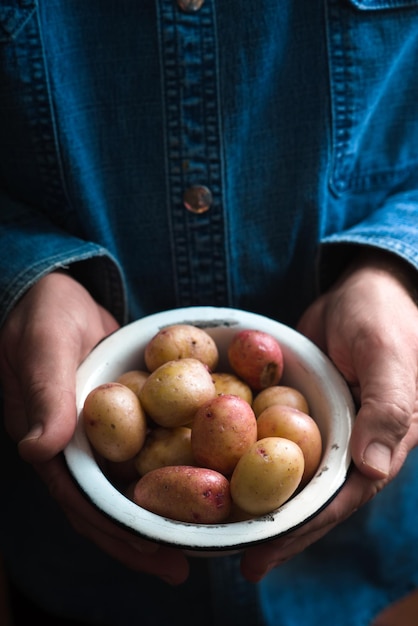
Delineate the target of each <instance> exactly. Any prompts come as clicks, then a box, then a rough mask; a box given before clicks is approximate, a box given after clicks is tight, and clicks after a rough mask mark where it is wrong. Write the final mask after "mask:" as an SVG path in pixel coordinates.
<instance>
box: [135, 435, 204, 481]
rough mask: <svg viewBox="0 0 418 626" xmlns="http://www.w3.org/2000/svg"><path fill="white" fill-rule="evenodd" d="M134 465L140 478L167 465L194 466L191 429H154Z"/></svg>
mask: <svg viewBox="0 0 418 626" xmlns="http://www.w3.org/2000/svg"><path fill="white" fill-rule="evenodd" d="M134 463H135V467H136V471H137V472H138V474H139V475H140V476H143V475H144V474H146V473H147V472H150V471H151V470H154V469H157V468H158V467H165V466H166V465H194V457H193V453H192V445H191V429H190V428H188V427H187V426H177V428H163V427H162V426H159V427H157V428H154V429H152V430H151V431H150V432H149V433H148V435H147V438H146V440H145V443H144V445H143V446H142V448H141V450H140V451H139V452H138V454H137V456H136V457H135V461H134Z"/></svg>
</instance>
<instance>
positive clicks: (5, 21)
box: [0, 0, 36, 43]
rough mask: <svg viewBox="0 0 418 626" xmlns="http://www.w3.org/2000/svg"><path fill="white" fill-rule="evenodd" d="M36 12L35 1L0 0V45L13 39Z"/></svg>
mask: <svg viewBox="0 0 418 626" xmlns="http://www.w3.org/2000/svg"><path fill="white" fill-rule="evenodd" d="M35 10H36V0H0V43H5V42H8V41H12V40H13V39H15V38H16V37H17V36H18V35H19V33H20V31H21V30H22V29H23V28H24V27H25V25H26V23H27V22H28V20H29V19H30V18H31V17H32V14H33V13H34V11H35Z"/></svg>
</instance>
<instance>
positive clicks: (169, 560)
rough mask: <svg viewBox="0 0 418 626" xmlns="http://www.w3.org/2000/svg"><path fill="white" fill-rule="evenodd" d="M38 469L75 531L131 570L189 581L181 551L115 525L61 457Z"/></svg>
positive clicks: (173, 582) (172, 580) (167, 580)
mask: <svg viewBox="0 0 418 626" xmlns="http://www.w3.org/2000/svg"><path fill="white" fill-rule="evenodd" d="M35 469H36V470H37V472H38V473H39V475H40V476H41V478H42V480H43V481H44V482H45V483H46V484H47V486H48V489H49V491H50V493H51V496H52V497H53V498H54V500H56V501H57V502H58V504H59V505H60V506H61V508H62V509H63V510H64V511H65V513H66V515H67V517H68V519H69V521H70V522H71V524H72V526H73V528H74V529H75V531H76V532H78V533H79V534H81V535H83V536H85V537H86V538H88V539H89V540H91V541H93V542H94V543H95V544H96V545H97V546H98V547H99V548H101V549H102V550H103V551H105V552H106V553H107V554H109V555H110V556H112V557H113V558H115V559H116V560H118V561H120V562H121V563H123V564H124V565H125V566H127V567H129V568H130V569H133V570H135V571H141V572H146V573H148V574H151V575H154V576H158V577H159V578H161V579H162V580H164V581H166V582H168V583H169V584H171V585H177V584H180V583H182V582H184V581H185V580H186V578H187V576H188V573H189V565H188V561H187V559H186V557H185V555H184V554H183V553H182V552H181V551H180V550H178V549H175V548H171V547H164V546H159V545H158V544H156V543H153V542H150V541H148V540H146V539H144V538H142V537H140V536H139V535H137V534H135V533H133V532H130V531H128V530H125V529H124V528H123V527H121V526H118V525H116V524H114V523H113V522H112V521H111V520H110V519H109V518H108V517H107V516H105V515H103V514H102V513H101V512H100V511H99V510H98V509H97V508H96V507H95V506H94V505H93V504H91V503H90V502H89V501H88V500H86V499H85V497H84V495H83V494H82V493H81V492H80V491H79V489H78V487H77V486H76V485H75V484H74V482H73V480H72V478H71V476H70V475H69V473H68V470H67V468H66V465H65V462H64V461H63V459H62V458H60V457H57V458H55V459H54V460H52V461H50V462H49V463H45V464H39V465H36V466H35Z"/></svg>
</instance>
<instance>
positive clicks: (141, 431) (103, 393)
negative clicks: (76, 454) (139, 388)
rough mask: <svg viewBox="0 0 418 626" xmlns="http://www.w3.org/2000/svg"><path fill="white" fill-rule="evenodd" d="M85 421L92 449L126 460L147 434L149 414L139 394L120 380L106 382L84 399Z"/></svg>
mask: <svg viewBox="0 0 418 626" xmlns="http://www.w3.org/2000/svg"><path fill="white" fill-rule="evenodd" d="M83 424H84V429H85V432H86V435H87V438H88V440H89V441H90V443H91V445H92V446H93V448H94V449H95V450H96V451H97V452H98V453H99V454H101V455H102V456H103V457H104V458H105V459H108V460H110V461H127V460H128V459H130V458H132V457H133V456H135V454H137V453H138V452H139V450H140V449H141V447H142V445H143V443H144V441H145V436H146V431H147V423H146V416H145V413H144V411H143V409H142V407H141V404H140V401H139V399H138V397H137V396H136V394H135V393H134V392H133V391H132V390H131V389H129V388H128V387H125V385H121V384H120V383H116V382H112V383H104V384H102V385H99V386H98V387H95V388H94V389H92V391H90V393H89V394H88V395H87V397H86V399H85V401H84V407H83Z"/></svg>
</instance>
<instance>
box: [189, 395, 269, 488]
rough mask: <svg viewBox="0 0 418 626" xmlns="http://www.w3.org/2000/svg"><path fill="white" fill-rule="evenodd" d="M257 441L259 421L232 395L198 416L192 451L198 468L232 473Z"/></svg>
mask: <svg viewBox="0 0 418 626" xmlns="http://www.w3.org/2000/svg"><path fill="white" fill-rule="evenodd" d="M256 440H257V421H256V419H255V415H254V411H253V410H252V408H251V406H250V405H249V404H248V402H246V401H245V400H243V399H242V398H240V397H239V396H234V395H231V394H226V395H220V396H216V397H215V398H213V399H212V400H209V401H208V402H206V403H205V404H204V405H202V406H201V407H200V408H199V409H198V410H197V411H196V413H195V416H194V420H193V425H192V451H193V456H194V458H195V461H196V464H197V465H200V466H202V467H210V468H211V469H214V470H217V471H218V472H221V473H222V474H224V475H225V476H229V475H230V474H231V473H232V470H233V469H234V467H235V465H236V464H237V462H238V460H239V459H240V458H241V456H242V455H243V454H244V452H246V451H247V450H248V449H249V447H250V446H251V445H252V444H253V443H254V442H255V441H256Z"/></svg>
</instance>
